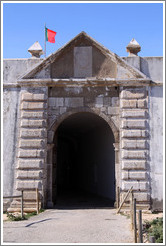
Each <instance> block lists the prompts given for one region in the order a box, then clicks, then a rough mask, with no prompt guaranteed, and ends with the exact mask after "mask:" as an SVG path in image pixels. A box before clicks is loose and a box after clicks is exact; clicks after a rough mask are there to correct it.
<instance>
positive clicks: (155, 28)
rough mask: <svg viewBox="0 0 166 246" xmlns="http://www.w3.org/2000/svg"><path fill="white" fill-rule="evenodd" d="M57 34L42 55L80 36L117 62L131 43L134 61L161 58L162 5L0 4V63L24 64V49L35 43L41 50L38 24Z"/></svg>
mask: <svg viewBox="0 0 166 246" xmlns="http://www.w3.org/2000/svg"><path fill="white" fill-rule="evenodd" d="M45 23H46V26H47V27H48V28H49V29H52V30H53V31H56V32H57V35H56V42H55V44H52V43H49V42H47V55H49V54H51V53H53V52H54V51H56V50H57V49H58V48H60V47H61V46H62V45H64V44H66V43H67V42H68V41H70V40H71V39H72V38H74V37H75V36H76V35H77V34H79V33H80V32H81V31H85V32H86V33H87V34H88V35H90V36H91V37H93V38H94V39H95V40H97V41H98V42H99V43H101V44H103V45H104V46H105V47H107V48H108V49H110V50H111V51H113V52H115V53H116V54H117V55H119V56H128V53H127V52H126V46H127V44H128V43H129V42H130V40H131V39H132V38H135V39H136V40H137V41H138V43H139V44H140V45H141V47H142V50H141V52H140V53H139V55H140V56H162V55H163V5H162V3H153V2H149V3H111V2H108V3H102V2H100V3H86V2H84V3H57V2H53V3H46V2H45V3H42V2H40V3H12V2H11V3H5V2H4V4H3V57H4V58H29V57H31V55H30V54H29V53H28V51H27V50H28V48H29V47H30V46H31V45H32V44H33V43H34V42H36V41H39V43H40V44H41V46H42V48H43V49H44V24H45Z"/></svg>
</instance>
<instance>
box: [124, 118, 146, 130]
mask: <svg viewBox="0 0 166 246" xmlns="http://www.w3.org/2000/svg"><path fill="white" fill-rule="evenodd" d="M122 128H130V129H132V128H137V129H144V128H146V120H122Z"/></svg>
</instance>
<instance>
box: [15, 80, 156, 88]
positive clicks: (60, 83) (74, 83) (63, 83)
mask: <svg viewBox="0 0 166 246" xmlns="http://www.w3.org/2000/svg"><path fill="white" fill-rule="evenodd" d="M17 83H18V84H19V85H20V86H31V87H35V86H38V87H41V86H48V87H78V86H80V87H81V86H92V87H93V86H95V87H96V86H146V85H149V84H150V83H151V80H150V79H148V78H147V79H145V78H139V79H138V78H135V79H117V78H104V79H102V78H86V79H80V78H78V79H77V78H69V79H50V78H49V79H19V80H17Z"/></svg>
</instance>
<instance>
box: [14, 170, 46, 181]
mask: <svg viewBox="0 0 166 246" xmlns="http://www.w3.org/2000/svg"><path fill="white" fill-rule="evenodd" d="M42 176H43V174H42V171H36V170H35V171H18V172H17V178H19V179H40V178H42Z"/></svg>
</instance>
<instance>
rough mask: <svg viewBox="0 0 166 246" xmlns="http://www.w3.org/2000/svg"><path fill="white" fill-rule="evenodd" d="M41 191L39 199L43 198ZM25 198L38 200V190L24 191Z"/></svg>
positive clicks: (26, 199)
mask: <svg viewBox="0 0 166 246" xmlns="http://www.w3.org/2000/svg"><path fill="white" fill-rule="evenodd" d="M41 198H42V196H41V192H39V199H41ZM24 200H25V201H32V200H35V202H36V191H24Z"/></svg>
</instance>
